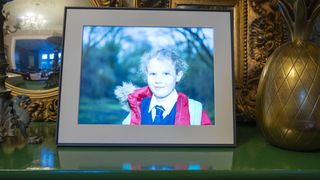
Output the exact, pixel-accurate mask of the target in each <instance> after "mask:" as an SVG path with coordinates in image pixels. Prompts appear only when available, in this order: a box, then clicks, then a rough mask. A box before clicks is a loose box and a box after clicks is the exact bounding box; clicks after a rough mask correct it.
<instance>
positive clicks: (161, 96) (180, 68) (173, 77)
mask: <svg viewBox="0 0 320 180" xmlns="http://www.w3.org/2000/svg"><path fill="white" fill-rule="evenodd" d="M187 69H188V64H187V63H186V62H185V61H184V60H182V59H181V58H180V57H179V56H178V54H177V53H175V52H174V51H171V50H168V49H161V50H157V51H155V52H152V53H149V54H147V55H145V56H144V57H143V58H142V60H141V64H140V70H141V72H143V73H144V76H145V77H146V79H147V84H148V85H147V86H145V87H143V88H138V89H135V90H134V92H132V93H130V94H129V95H127V96H128V99H127V101H128V104H129V106H130V114H129V115H128V116H127V118H126V119H125V120H124V121H123V122H122V124H126V125H129V124H130V125H211V120H210V118H209V117H208V115H207V113H206V112H205V110H204V109H202V104H201V103H200V102H198V101H195V100H193V99H189V98H188V96H187V95H185V94H183V93H181V92H177V91H176V84H177V83H179V81H180V80H181V79H182V77H183V75H184V73H185V72H186V71H187ZM122 88H124V87H122ZM122 88H121V87H118V88H117V89H116V91H115V93H116V95H118V96H121V94H122V93H121V91H122V90H121V89H122ZM124 91H125V90H124ZM125 92H126V91H125ZM124 95H125V94H124Z"/></svg>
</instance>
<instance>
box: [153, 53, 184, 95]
mask: <svg viewBox="0 0 320 180" xmlns="http://www.w3.org/2000/svg"><path fill="white" fill-rule="evenodd" d="M182 75H183V72H179V73H177V72H176V70H175V67H174V65H173V63H172V61H170V60H163V61H159V60H157V59H151V60H150V61H149V64H148V66H147V79H148V86H149V88H150V89H151V91H152V93H153V95H154V96H155V97H156V98H157V99H158V100H161V99H164V98H166V97H167V96H168V95H169V94H170V93H171V92H172V91H173V90H174V89H175V87H176V83H177V82H179V81H180V79H181V77H182Z"/></svg>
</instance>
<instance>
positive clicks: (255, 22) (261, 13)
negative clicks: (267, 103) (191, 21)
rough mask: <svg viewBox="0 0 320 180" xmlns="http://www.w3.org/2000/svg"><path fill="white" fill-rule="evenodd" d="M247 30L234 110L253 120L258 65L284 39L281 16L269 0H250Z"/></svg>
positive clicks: (246, 118) (259, 72)
mask: <svg viewBox="0 0 320 180" xmlns="http://www.w3.org/2000/svg"><path fill="white" fill-rule="evenodd" d="M248 2H249V7H248V11H250V13H249V14H250V17H249V18H248V19H250V22H248V24H249V30H248V36H247V38H248V43H249V44H248V47H249V51H248V55H249V57H248V58H247V63H246V64H245V65H246V66H247V67H244V69H246V71H244V77H246V78H245V79H244V82H243V88H242V89H241V92H238V95H237V101H238V106H237V107H238V109H237V111H238V112H237V113H238V114H240V116H241V118H242V119H243V120H244V121H255V118H256V115H255V114H256V108H255V107H256V93H257V88H258V84H259V79H260V75H261V72H262V69H263V67H264V65H265V63H266V61H267V59H268V57H269V56H270V55H271V54H272V52H273V51H274V50H275V49H276V48H277V47H279V46H280V45H282V44H283V43H284V42H285V41H286V39H287V31H286V27H285V26H284V24H285V23H284V20H283V18H282V16H281V14H280V13H279V12H277V11H276V8H275V6H274V5H273V4H272V3H270V1H269V0H255V1H253V0H251V1H248Z"/></svg>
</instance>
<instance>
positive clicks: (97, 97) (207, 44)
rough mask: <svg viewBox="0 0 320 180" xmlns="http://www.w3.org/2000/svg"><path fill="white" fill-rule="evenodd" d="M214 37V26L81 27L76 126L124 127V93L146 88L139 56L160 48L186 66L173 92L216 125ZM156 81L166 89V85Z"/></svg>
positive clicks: (145, 76)
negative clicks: (189, 100)
mask: <svg viewBox="0 0 320 180" xmlns="http://www.w3.org/2000/svg"><path fill="white" fill-rule="evenodd" d="M213 37H214V28H201V27H191V28H190V27H128V26H84V27H83V36H82V38H83V39H82V63H81V80H80V103H79V116H78V123H79V124H123V121H124V119H126V117H127V116H128V114H130V106H129V104H128V103H127V97H128V95H127V94H126V93H129V92H130V91H133V90H135V89H139V87H144V86H148V80H147V74H146V72H143V71H147V69H145V70H143V69H141V68H140V67H141V66H143V64H141V63H142V61H141V59H142V57H143V56H144V55H145V54H148V53H150V52H152V51H160V50H163V51H168V52H172V53H176V54H177V55H178V54H179V56H180V57H181V59H182V60H183V61H184V62H185V63H186V64H187V65H188V68H187V70H185V72H183V73H184V74H183V77H182V79H181V80H180V81H179V82H178V83H176V85H175V88H174V89H176V91H178V92H183V93H185V94H187V96H188V97H189V98H192V99H194V100H197V101H199V102H201V104H202V106H203V108H204V109H205V110H206V112H207V114H208V116H209V119H210V125H214V88H213V87H214V79H213V76H214V73H213V65H214V63H213V60H214V46H213V45H214V40H213ZM193 82H197V83H193ZM157 83H158V85H159V86H163V87H164V88H167V87H166V86H167V84H168V82H167V81H165V80H164V82H160V81H159V82H157ZM110 107H112V108H110ZM147 108H148V110H149V109H151V107H147ZM169 108H170V107H169ZM168 111H169V113H167V114H170V112H171V111H172V109H169V110H168ZM190 112H192V111H190ZM145 114H146V116H147V114H148V113H145ZM167 119H168V118H167ZM141 124H143V123H141ZM154 124H155V123H154ZM165 125H168V124H165ZM191 125H194V124H191ZM198 125H200V124H198Z"/></svg>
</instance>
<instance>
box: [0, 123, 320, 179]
mask: <svg viewBox="0 0 320 180" xmlns="http://www.w3.org/2000/svg"><path fill="white" fill-rule="evenodd" d="M55 131H56V124H55V123H32V124H31V126H30V128H29V133H30V134H32V135H38V136H40V137H42V138H43V143H42V144H39V145H26V144H24V142H23V139H22V138H21V137H10V138H6V140H5V142H3V143H2V144H1V145H0V146H1V150H0V178H1V179H5V178H16V179H21V178H29V179H37V178H39V179H43V178H45V179H55V178H60V177H66V178H69V179H79V178H80V179H82V178H83V179H85V178H91V179H106V178H110V179H114V178H120V177H121V178H122V179H132V178H134V179H141V178H143V179H164V178H166V179H176V178H179V179H180V178H184V179H213V178H214V179H217V178H218V179H239V178H243V179H250V178H252V179H257V178H259V179H272V178H274V179H278V178H281V179H320V152H294V151H287V150H283V149H279V148H277V147H273V146H271V145H269V144H268V143H267V142H265V140H264V139H263V137H262V136H261V134H260V132H259V130H258V129H257V128H256V127H255V126H253V125H238V126H237V142H238V145H237V147H236V148H217V147H216V148H159V147H157V148H145V147H143V148H142V147H135V148H134V147H130V148H128V147H56V145H55Z"/></svg>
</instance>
